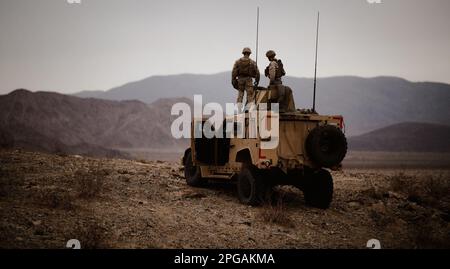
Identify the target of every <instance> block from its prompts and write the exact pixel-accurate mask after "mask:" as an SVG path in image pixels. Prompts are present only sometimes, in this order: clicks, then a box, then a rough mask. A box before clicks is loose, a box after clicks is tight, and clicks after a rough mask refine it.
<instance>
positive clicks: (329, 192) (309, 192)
mask: <svg viewBox="0 0 450 269" xmlns="http://www.w3.org/2000/svg"><path fill="white" fill-rule="evenodd" d="M302 190H303V195H304V196H305V202H306V204H307V205H309V206H313V207H317V208H321V209H327V208H329V207H330V204H331V201H332V200H333V178H332V177H331V174H330V173H329V172H328V171H327V170H324V169H320V170H317V171H314V172H312V174H311V175H310V176H307V177H306V178H305V179H304V182H303V184H302Z"/></svg>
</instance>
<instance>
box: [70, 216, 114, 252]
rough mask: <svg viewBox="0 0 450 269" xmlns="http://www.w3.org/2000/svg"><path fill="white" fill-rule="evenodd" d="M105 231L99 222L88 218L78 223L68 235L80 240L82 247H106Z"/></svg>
mask: <svg viewBox="0 0 450 269" xmlns="http://www.w3.org/2000/svg"><path fill="white" fill-rule="evenodd" d="M106 232H107V229H106V228H105V227H103V226H102V225H101V224H100V223H99V222H97V221H95V220H88V221H87V222H80V223H78V224H77V225H76V226H75V229H74V230H73V231H72V232H71V233H70V235H71V238H75V239H77V240H79V241H80V244H81V248H82V249H101V248H108V244H107V238H106Z"/></svg>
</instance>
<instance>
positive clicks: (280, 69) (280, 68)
mask: <svg viewBox="0 0 450 269" xmlns="http://www.w3.org/2000/svg"><path fill="white" fill-rule="evenodd" d="M277 65H278V68H277V70H276V71H275V77H276V78H281V77H283V76H285V75H286V72H285V71H284V67H283V62H282V61H281V60H280V59H278V60H277ZM264 74H265V75H266V77H268V76H269V67H268V66H267V67H266V70H264Z"/></svg>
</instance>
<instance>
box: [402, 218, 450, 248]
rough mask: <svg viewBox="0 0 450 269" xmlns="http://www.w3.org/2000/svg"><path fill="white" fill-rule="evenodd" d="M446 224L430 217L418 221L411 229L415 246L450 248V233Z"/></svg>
mask: <svg viewBox="0 0 450 269" xmlns="http://www.w3.org/2000/svg"><path fill="white" fill-rule="evenodd" d="M446 225H447V224H441V223H438V222H436V221H432V220H430V219H427V220H425V221H421V222H419V223H416V224H415V225H414V226H413V228H412V229H410V237H411V239H412V240H413V241H414V244H415V247H416V248H419V249H448V248H450V233H448V228H446V227H445V226H446ZM443 226H444V227H443Z"/></svg>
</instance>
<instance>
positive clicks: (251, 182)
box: [237, 165, 272, 206]
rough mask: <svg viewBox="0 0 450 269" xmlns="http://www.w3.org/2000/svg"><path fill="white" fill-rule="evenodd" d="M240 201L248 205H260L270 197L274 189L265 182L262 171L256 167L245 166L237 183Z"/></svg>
mask: <svg viewBox="0 0 450 269" xmlns="http://www.w3.org/2000/svg"><path fill="white" fill-rule="evenodd" d="M237 189H238V196H239V201H240V202H241V203H243V204H246V205H252V206H255V205H260V204H261V203H262V202H264V201H265V200H266V199H268V197H270V193H271V190H272V187H271V186H270V184H268V182H265V181H264V177H263V175H262V173H261V172H260V171H258V169H257V168H256V167H254V166H250V165H243V167H242V169H241V172H240V173H239V176H238V182H237Z"/></svg>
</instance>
